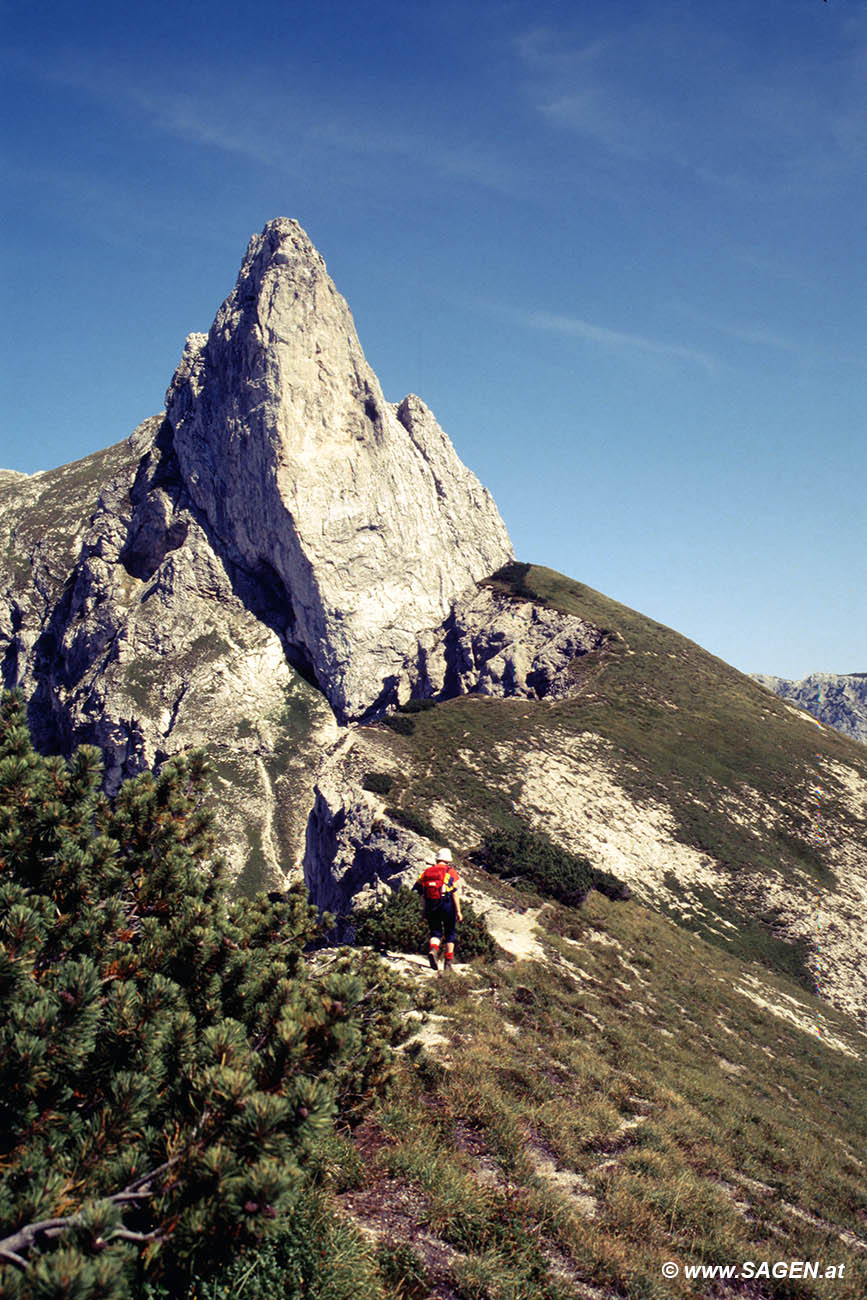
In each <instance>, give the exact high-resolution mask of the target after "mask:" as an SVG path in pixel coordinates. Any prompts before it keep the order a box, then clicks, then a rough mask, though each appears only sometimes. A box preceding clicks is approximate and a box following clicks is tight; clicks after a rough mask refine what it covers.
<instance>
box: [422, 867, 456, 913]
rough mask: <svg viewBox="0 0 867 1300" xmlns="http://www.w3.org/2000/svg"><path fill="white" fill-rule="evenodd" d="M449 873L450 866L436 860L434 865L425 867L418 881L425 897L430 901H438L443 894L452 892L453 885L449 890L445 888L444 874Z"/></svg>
mask: <svg viewBox="0 0 867 1300" xmlns="http://www.w3.org/2000/svg"><path fill="white" fill-rule="evenodd" d="M451 874H452V869H451V867H450V866H448V865H447V864H446V863H443V862H438V863H437V865H436V866H435V867H425V869H424V871H423V872H422V874H421V881H420V883H421V888H422V893H423V894H424V896H425V898H426V899H428V900H429V901H430V902H431V903H438V902H439V901H440V899H441V898H442V897H443V894H446V893H450V892H452V891H453V890H454V885H452V887H451V890H449V889H447V888H446V876H450V875H451Z"/></svg>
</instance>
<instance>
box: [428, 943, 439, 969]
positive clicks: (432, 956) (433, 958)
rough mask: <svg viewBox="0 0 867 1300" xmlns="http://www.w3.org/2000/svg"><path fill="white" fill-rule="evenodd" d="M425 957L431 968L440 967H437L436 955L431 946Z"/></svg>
mask: <svg viewBox="0 0 867 1300" xmlns="http://www.w3.org/2000/svg"><path fill="white" fill-rule="evenodd" d="M427 959H428V964H429V966H430V968H431V970H435V971H438V970H439V968H440V967H439V962H438V961H437V955H436V953H435V952H434V950H433V948H431V949H430V950H429V951H428V955H427Z"/></svg>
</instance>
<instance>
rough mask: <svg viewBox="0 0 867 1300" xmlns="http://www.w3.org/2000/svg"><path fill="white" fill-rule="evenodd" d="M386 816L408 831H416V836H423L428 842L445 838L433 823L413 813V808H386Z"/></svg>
mask: <svg viewBox="0 0 867 1300" xmlns="http://www.w3.org/2000/svg"><path fill="white" fill-rule="evenodd" d="M385 815H386V817H390V818H391V820H392V821H393V822H397V824H398V826H404V827H405V828H406V829H407V830H408V831H415V833H416V835H423V836H424V838H425V839H426V840H441V839H443V838H444V837H443V836H442V835H440V833H439V831H438V830H437V828H436V826H434V824H433V822H429V821H428V819H427V818H426V817H422V815H421V814H420V813H417V812H413V810H412V809H411V808H386V810H385Z"/></svg>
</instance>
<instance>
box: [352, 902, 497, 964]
mask: <svg viewBox="0 0 867 1300" xmlns="http://www.w3.org/2000/svg"><path fill="white" fill-rule="evenodd" d="M461 911H462V912H463V916H464V919H463V921H461V923H460V924H459V925H458V931H457V936H456V939H455V951H456V953H457V956H458V957H459V958H461V959H463V960H465V961H466V960H469V959H470V958H472V957H494V956H496V953H497V945H496V943H495V942H494V940H493V938H492V937H491V934H490V932H489V930H488V927H487V923H486V922H485V918H484V917H483V916H480V915H479V913H478V912H476V911H475V909H474V908H473V906H472V904H471V903H467V902H463V901H462V903H461ZM351 921H352V923H353V924H354V926H355V942H356V943H361V944H368V945H369V946H370V947H371V948H374V949H376V950H377V951H378V952H410V953H413V952H427V946H428V938H429V932H428V928H427V924H426V922H425V919H424V910H423V905H422V901H421V899H420V898H419V896H418V894H416V893H414V892H413V890H411V889H407V888H406V887H405V886H401V887H400V888H399V889H397V890H394V891H393V892H391V893H389V894H388V896H387V897H386V898H385V899H384V900H383V901H382V902H381V903H379V904H374V905H373V906H371V907H363V908H359V909H358V910H357V911H355V912H353V913H352V916H351Z"/></svg>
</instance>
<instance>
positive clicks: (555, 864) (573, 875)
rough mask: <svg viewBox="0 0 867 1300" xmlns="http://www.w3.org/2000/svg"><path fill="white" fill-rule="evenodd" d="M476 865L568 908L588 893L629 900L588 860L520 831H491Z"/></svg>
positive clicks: (619, 885) (622, 886) (535, 834)
mask: <svg viewBox="0 0 867 1300" xmlns="http://www.w3.org/2000/svg"><path fill="white" fill-rule="evenodd" d="M476 859H477V861H478V862H479V864H480V865H481V866H483V867H485V869H486V870H487V871H491V872H493V873H494V874H495V875H498V876H503V877H506V878H508V879H510V880H511V881H512V883H515V884H518V885H521V884H525V885H528V886H530V887H531V888H532V889H535V890H537V891H538V892H539V893H540V894H542V895H543V896H545V897H548V898H556V899H557V900H558V902H561V903H565V904H566V906H567V907H578V906H579V905H580V904H581V903H582V902H583V901H584V899H585V898H586V897H587V895H588V894H589V892H590V890H591V889H598V890H599V891H600V892H601V893H603V894H606V895H607V896H608V897H609V898H628V897H629V888H628V886H627V885H625V884H623V882H622V881H620V880H618V879H617V877H616V876H612V875H611V873H610V872H608V871H600V870H598V869H597V868H596V867H594V866H593V864H592V862H590V860H589V858H585V857H584V855H583V854H580V853H570V852H569V851H568V850H567V849H561V848H560V847H559V846H558V845H557V844H554V843H553V842H552V841H551V840H549V839H548V838H547V836H545V835H542V834H541V833H539V832H534V831H530V830H528V829H527V828H526V827H520V828H519V829H517V830H511V829H510V830H501V831H492V832H491V834H490V835H488V836H487V837H486V838H485V840H484V843H483V844H482V847H481V849H480V850H479V852H478V853H477V854H476Z"/></svg>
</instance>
